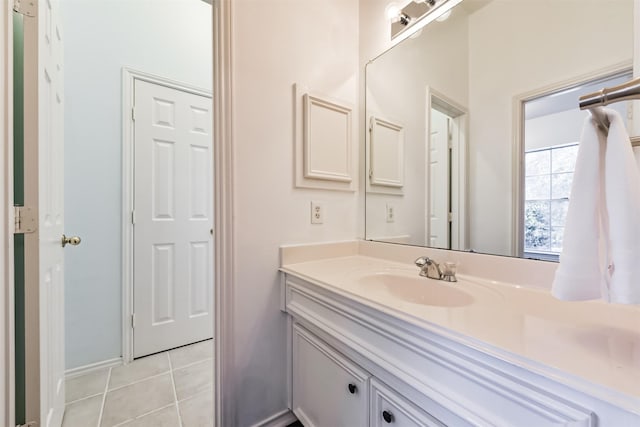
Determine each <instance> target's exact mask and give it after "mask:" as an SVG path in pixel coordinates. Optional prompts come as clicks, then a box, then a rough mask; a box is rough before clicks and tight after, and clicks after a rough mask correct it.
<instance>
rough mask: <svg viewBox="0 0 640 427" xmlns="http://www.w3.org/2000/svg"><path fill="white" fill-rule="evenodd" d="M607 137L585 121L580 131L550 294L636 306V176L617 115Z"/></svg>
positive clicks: (639, 271)
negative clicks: (558, 258)
mask: <svg viewBox="0 0 640 427" xmlns="http://www.w3.org/2000/svg"><path fill="white" fill-rule="evenodd" d="M605 112H606V114H607V116H608V118H609V121H610V123H611V125H610V127H609V136H608V137H607V138H605V136H604V135H603V134H602V133H601V132H600V131H598V130H597V128H596V126H595V124H594V122H593V120H592V119H591V118H587V119H586V120H585V124H584V127H583V130H582V137H581V140H580V141H581V142H580V147H579V149H578V158H577V160H576V169H575V173H574V176H573V184H572V187H571V198H570V201H569V210H568V212H567V219H566V223H565V224H566V225H565V232H564V239H563V245H562V246H563V247H562V254H561V255H560V265H559V266H558V269H557V271H556V275H555V279H554V282H553V287H552V294H553V295H554V296H555V297H556V298H558V299H562V300H587V299H597V298H604V299H605V300H608V301H611V302H616V303H624V304H639V303H640V173H638V168H637V166H636V161H635V158H634V156H633V150H632V149H631V144H630V143H629V136H628V134H627V132H626V130H625V127H624V124H623V122H622V119H621V118H620V116H619V114H618V113H617V112H615V111H613V110H609V109H607V110H605Z"/></svg>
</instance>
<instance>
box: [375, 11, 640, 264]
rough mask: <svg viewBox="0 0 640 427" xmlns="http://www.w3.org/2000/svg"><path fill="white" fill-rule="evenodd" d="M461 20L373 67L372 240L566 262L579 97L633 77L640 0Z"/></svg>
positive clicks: (431, 27)
mask: <svg viewBox="0 0 640 427" xmlns="http://www.w3.org/2000/svg"><path fill="white" fill-rule="evenodd" d="M451 12H452V13H451V14H447V15H449V16H444V15H443V16H441V17H440V18H439V19H438V20H434V21H432V22H430V23H429V24H428V25H426V26H425V27H424V28H422V29H421V30H419V31H418V32H416V33H414V34H413V35H412V36H411V37H409V38H406V39H405V40H403V41H402V42H400V43H399V44H397V45H396V46H394V47H393V48H391V49H390V50H388V51H387V52H385V53H383V54H382V55H380V56H379V57H377V58H375V59H374V60H372V61H371V62H370V63H369V64H368V65H367V69H366V118H367V149H366V162H365V163H366V168H367V176H366V181H367V185H366V238H367V239H369V240H378V241H386V242H394V243H405V244H411V245H420V246H429V247H437V248H446V249H457V250H466V251H475V252H481V253H488V254H496V255H509V256H521V257H522V256H524V257H529V258H536V259H546V260H557V257H558V254H559V253H560V251H561V248H562V235H563V227H564V219H565V215H566V208H567V205H568V200H569V195H570V188H571V182H572V177H573V168H574V164H575V156H576V153H577V144H578V142H579V139H580V133H581V128H582V126H583V122H584V118H585V117H586V116H588V114H589V113H588V112H586V111H580V110H579V108H578V98H579V96H580V95H583V94H586V93H590V92H593V91H595V90H599V89H601V88H603V87H608V86H612V85H616V84H620V83H622V82H625V81H627V80H629V79H631V78H632V75H633V70H632V68H633V51H634V47H633V44H634V37H633V24H634V22H633V21H634V0H610V1H606V2H603V1H599V0H562V1H557V0H463V1H462V2H461V3H460V4H458V5H457V6H455V7H454V8H453V9H451ZM614 108H615V109H617V110H618V111H619V112H620V113H621V114H622V115H623V117H625V119H626V120H629V121H630V120H631V112H632V110H631V107H630V105H627V103H619V104H615V105H614Z"/></svg>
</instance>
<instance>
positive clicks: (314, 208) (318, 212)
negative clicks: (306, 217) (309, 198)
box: [311, 202, 324, 224]
mask: <svg viewBox="0 0 640 427" xmlns="http://www.w3.org/2000/svg"><path fill="white" fill-rule="evenodd" d="M323 221H324V205H323V204H322V203H320V202H311V224H322V222H323Z"/></svg>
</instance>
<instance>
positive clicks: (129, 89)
mask: <svg viewBox="0 0 640 427" xmlns="http://www.w3.org/2000/svg"><path fill="white" fill-rule="evenodd" d="M136 80H139V81H143V82H147V83H152V84H155V85H160V86H165V87H168V88H171V89H175V90H179V91H182V92H188V93H191V94H194V95H199V96H204V97H207V98H209V99H211V102H212V107H213V96H212V92H211V91H209V90H206V89H202V88H200V87H197V86H193V85H189V84H186V83H182V82H178V81H175V80H171V79H168V78H165V77H161V76H158V75H155V74H151V73H146V72H143V71H139V70H135V69H133V68H129V67H123V68H122V361H123V363H125V364H127V363H130V362H132V361H133V324H132V322H133V320H132V319H133V318H132V315H133V308H134V306H133V291H134V283H133V267H134V262H133V254H134V251H133V249H134V247H133V245H134V241H133V223H132V222H133V221H132V215H133V207H134V176H135V175H134V166H135V165H134V145H133V143H134V141H135V126H134V125H133V122H134V120H133V109H134V106H135V100H134V96H135V81H136ZM214 128H215V124H214ZM212 151H213V150H212ZM213 164H214V168H215V159H214V163H213ZM212 188H213V187H212ZM213 196H214V195H212V200H214V197H213ZM212 262H213V260H212ZM214 265H215V264H214ZM212 286H214V289H213V290H214V292H215V282H214V284H212ZM214 316H215V314H214Z"/></svg>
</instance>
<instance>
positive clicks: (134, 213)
mask: <svg viewBox="0 0 640 427" xmlns="http://www.w3.org/2000/svg"><path fill="white" fill-rule="evenodd" d="M135 223H136V211H135V210H132V211H131V224H133V225H135Z"/></svg>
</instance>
